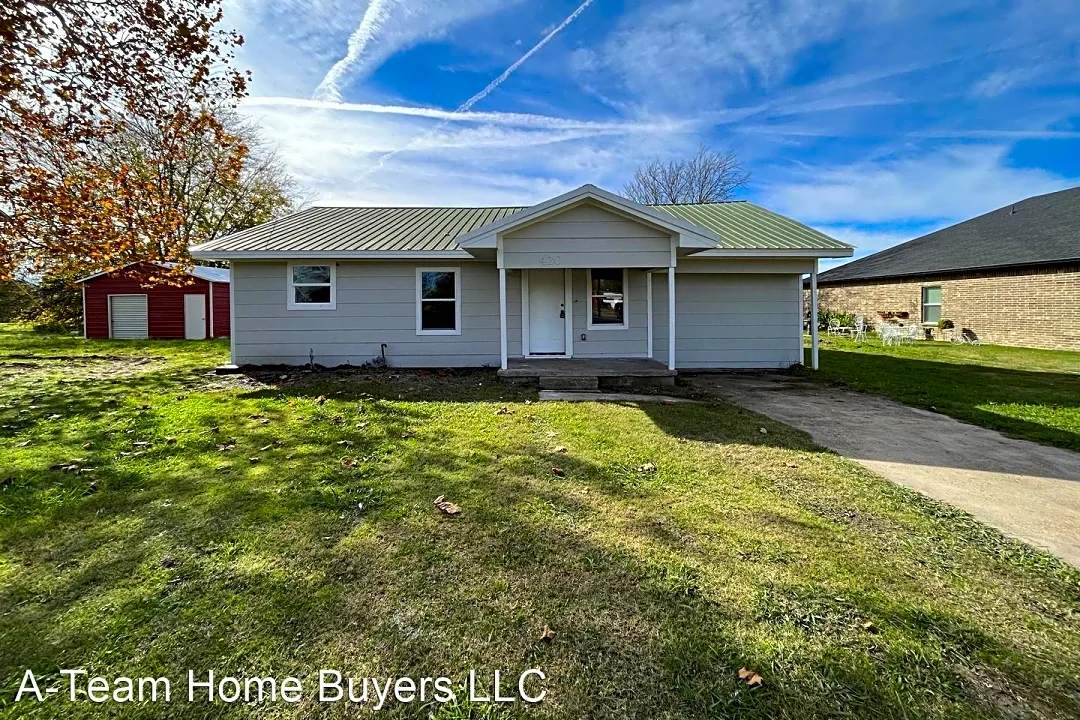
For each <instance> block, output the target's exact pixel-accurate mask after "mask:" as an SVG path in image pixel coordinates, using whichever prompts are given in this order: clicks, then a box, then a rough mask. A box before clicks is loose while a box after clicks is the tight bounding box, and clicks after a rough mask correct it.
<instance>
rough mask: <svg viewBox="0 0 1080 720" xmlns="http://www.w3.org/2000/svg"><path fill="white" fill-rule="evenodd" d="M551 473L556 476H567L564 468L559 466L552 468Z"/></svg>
mask: <svg viewBox="0 0 1080 720" xmlns="http://www.w3.org/2000/svg"><path fill="white" fill-rule="evenodd" d="M551 474H552V475H554V476H556V477H566V471H565V470H563V469H562V468H557V467H553V468H551Z"/></svg>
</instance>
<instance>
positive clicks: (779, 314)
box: [653, 272, 802, 369]
mask: <svg viewBox="0 0 1080 720" xmlns="http://www.w3.org/2000/svg"><path fill="white" fill-rule="evenodd" d="M667 293H668V290H667V274H666V273H657V274H656V275H655V276H654V277H653V312H654V316H653V333H654V335H653V357H655V358H656V359H657V360H660V361H662V362H667V360H668V317H667V311H668V302H667V301H668V294H667ZM675 308H676V312H677V315H676V318H675V365H676V367H677V368H686V369H692V368H783V367H788V366H790V365H793V364H795V363H798V362H801V360H802V325H801V318H802V316H801V277H800V276H799V275H798V274H794V273H793V274H783V275H780V274H776V275H773V274H729V273H709V274H706V273H694V272H689V273H683V272H677V273H676V276H675Z"/></svg>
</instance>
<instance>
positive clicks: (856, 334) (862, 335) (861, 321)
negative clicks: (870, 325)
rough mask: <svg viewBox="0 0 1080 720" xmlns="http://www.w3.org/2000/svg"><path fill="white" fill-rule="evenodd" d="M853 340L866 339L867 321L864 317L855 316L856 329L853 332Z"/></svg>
mask: <svg viewBox="0 0 1080 720" xmlns="http://www.w3.org/2000/svg"><path fill="white" fill-rule="evenodd" d="M851 337H852V339H853V340H865V339H866V319H865V318H864V317H863V316H862V315H856V316H855V327H854V328H852V330H851Z"/></svg>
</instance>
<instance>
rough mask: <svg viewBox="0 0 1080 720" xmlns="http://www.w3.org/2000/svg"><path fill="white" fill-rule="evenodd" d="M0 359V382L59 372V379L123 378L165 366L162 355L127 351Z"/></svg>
mask: <svg viewBox="0 0 1080 720" xmlns="http://www.w3.org/2000/svg"><path fill="white" fill-rule="evenodd" d="M9 357H11V358H14V359H12V360H10V361H5V362H0V382H4V383H7V382H23V383H30V384H33V383H36V382H43V381H45V380H48V379H51V378H56V377H57V376H60V377H59V379H58V381H59V382H61V383H67V382H81V381H87V380H98V381H100V380H125V379H129V378H132V377H136V376H139V375H146V374H148V373H152V372H157V371H160V370H164V369H165V368H167V367H168V365H169V362H168V360H166V359H165V358H155V357H137V356H130V355H127V356H125V355H117V356H108V355H70V356H68V355H57V356H48V357H41V356H25V357H20V356H9Z"/></svg>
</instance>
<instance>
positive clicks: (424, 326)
mask: <svg viewBox="0 0 1080 720" xmlns="http://www.w3.org/2000/svg"><path fill="white" fill-rule="evenodd" d="M416 334H417V335H460V334H461V271H460V269H459V268H417V269H416Z"/></svg>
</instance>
